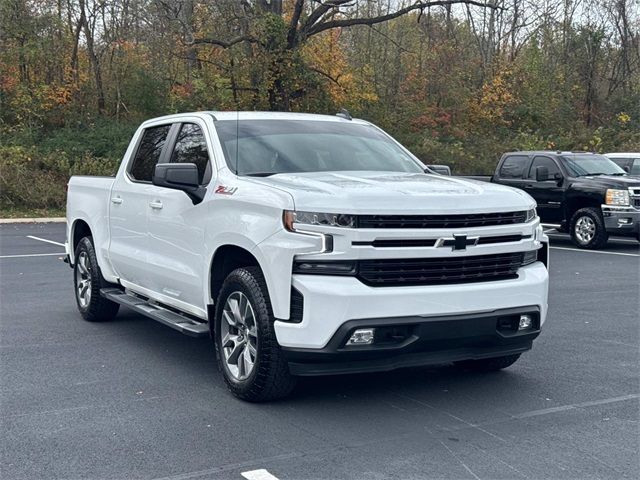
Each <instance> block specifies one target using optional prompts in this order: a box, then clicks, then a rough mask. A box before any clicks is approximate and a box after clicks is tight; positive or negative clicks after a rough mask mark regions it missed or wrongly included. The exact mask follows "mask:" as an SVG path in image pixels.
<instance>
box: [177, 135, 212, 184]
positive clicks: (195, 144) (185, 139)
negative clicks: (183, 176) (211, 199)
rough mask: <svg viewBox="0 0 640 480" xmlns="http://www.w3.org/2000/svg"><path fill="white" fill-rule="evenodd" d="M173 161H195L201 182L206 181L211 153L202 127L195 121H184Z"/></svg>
mask: <svg viewBox="0 0 640 480" xmlns="http://www.w3.org/2000/svg"><path fill="white" fill-rule="evenodd" d="M171 163H195V164H196V166H197V167H198V178H199V181H200V184H202V183H204V178H205V173H206V171H207V166H208V165H209V153H208V152H207V142H206V141H205V139H204V134H203V133H202V129H201V128H200V127H199V126H198V125H196V124H195V123H184V124H183V125H182V127H181V128H180V133H179V134H178V138H177V139H176V146H175V148H174V149H173V154H172V155H171Z"/></svg>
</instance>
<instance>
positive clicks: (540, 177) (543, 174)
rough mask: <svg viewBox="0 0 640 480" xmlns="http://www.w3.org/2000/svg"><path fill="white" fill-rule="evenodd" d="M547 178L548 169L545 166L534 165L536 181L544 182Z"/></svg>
mask: <svg viewBox="0 0 640 480" xmlns="http://www.w3.org/2000/svg"><path fill="white" fill-rule="evenodd" d="M547 180H549V169H548V168H547V167H536V182H546V181H547Z"/></svg>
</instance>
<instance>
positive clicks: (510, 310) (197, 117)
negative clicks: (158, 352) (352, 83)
mask: <svg viewBox="0 0 640 480" xmlns="http://www.w3.org/2000/svg"><path fill="white" fill-rule="evenodd" d="M67 218H68V230H67V243H66V249H67V255H68V262H69V263H70V265H71V266H72V267H73V269H74V286H75V293H76V300H77V304H78V308H79V310H80V313H81V315H82V316H83V317H84V318H85V319H86V320H88V321H100V320H108V319H110V318H112V317H113V316H114V315H116V313H117V311H118V307H119V306H120V305H126V306H127V307H129V308H132V309H133V310H135V311H137V312H139V313H141V314H143V315H147V316H148V317H150V318H153V319H155V320H157V321H159V322H162V323H164V324H166V325H168V326H170V327H173V328H175V329H177V330H179V331H181V332H183V333H186V334H189V335H194V336H201V335H210V336H211V338H212V339H213V341H214V343H215V349H216V352H217V360H218V365H219V368H220V370H221V372H222V374H223V377H224V380H225V382H226V384H227V386H228V388H229V389H230V390H231V392H232V393H233V394H234V395H236V396H238V397H239V398H242V399H245V400H250V401H262V400H269V399H273V398H278V397H282V396H284V395H287V394H288V393H289V392H290V391H291V389H292V388H293V385H294V382H295V377H296V376H300V375H325V374H340V373H354V372H370V371H381V370H391V369H395V368H399V367H409V366H420V365H427V364H433V363H442V362H456V363H457V364H458V365H460V366H462V367H464V368H468V369H474V370H497V369H501V368H505V367H508V366H509V365H511V364H513V363H514V362H515V361H516V360H517V359H518V357H519V356H520V354H521V353H522V352H525V351H527V350H529V349H530V348H531V346H532V341H533V340H534V339H535V338H536V337H537V336H538V334H539V333H540V329H541V327H542V324H543V323H544V321H545V317H546V314H547V289H548V273H547V263H548V238H547V237H546V236H545V235H544V232H543V230H542V227H541V226H540V222H539V218H538V216H537V215H536V210H535V202H534V200H533V199H532V198H531V197H530V196H529V195H528V194H526V193H524V192H521V191H519V190H516V189H512V188H508V187H504V186H501V185H492V184H489V183H481V182H471V181H464V180H460V179H456V178H451V177H447V176H442V175H438V174H432V173H431V172H430V171H429V170H428V169H427V173H425V167H424V165H422V164H421V163H420V162H419V161H418V160H417V159H416V158H415V157H414V156H413V155H411V153H409V152H408V151H407V150H406V149H405V148H403V147H402V146H401V145H400V144H399V143H397V142H396V141H395V140H393V139H392V138H391V137H389V136H388V135H387V134H386V133H384V132H383V131H382V130H380V129H379V128H377V127H376V126H374V125H372V124H370V123H368V122H365V121H362V120H357V119H351V117H349V116H346V115H343V116H341V117H339V116H335V117H334V116H324V115H305V114H291V113H253V112H246V113H235V112H226V113H225V112H199V113H190V114H181V115H173V116H167V117H162V118H156V119H153V120H149V121H146V122H144V123H143V124H142V125H141V126H140V128H139V129H138V130H137V132H136V133H135V135H134V137H133V139H132V140H131V143H130V145H129V148H128V149H127V152H126V154H125V156H124V158H123V160H122V165H121V166H120V169H119V171H118V173H117V175H116V177H115V178H107V177H103V178H101V177H72V178H71V180H70V182H69V190H68V200H67Z"/></svg>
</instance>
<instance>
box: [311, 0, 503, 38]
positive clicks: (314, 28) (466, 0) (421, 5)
mask: <svg viewBox="0 0 640 480" xmlns="http://www.w3.org/2000/svg"><path fill="white" fill-rule="evenodd" d="M337 1H339V2H343V1H344V3H346V0H337ZM455 4H465V5H475V6H478V7H485V8H491V9H494V10H496V9H501V7H498V6H496V5H495V4H494V3H493V2H482V1H476V0H436V1H429V2H421V1H419V2H416V3H413V4H411V5H408V6H406V7H404V8H401V9H399V10H396V11H395V12H390V13H388V14H386V15H380V16H377V17H369V18H344V19H339V20H329V21H326V22H321V23H316V24H315V25H313V24H309V22H307V25H308V26H307V28H305V29H303V30H302V31H301V34H302V35H303V36H307V37H310V36H312V35H316V34H318V33H320V32H324V31H325V30H331V29H332V28H341V27H352V26H354V25H375V24H376V23H383V22H387V21H389V20H393V19H394V18H398V17H401V16H403V15H406V14H407V13H410V12H413V11H415V10H424V9H426V8H429V7H437V6H444V5H455ZM325 6H326V5H325ZM334 7H335V6H332V7H331V8H334ZM318 8H319V9H320V8H322V7H318ZM327 10H328V9H327Z"/></svg>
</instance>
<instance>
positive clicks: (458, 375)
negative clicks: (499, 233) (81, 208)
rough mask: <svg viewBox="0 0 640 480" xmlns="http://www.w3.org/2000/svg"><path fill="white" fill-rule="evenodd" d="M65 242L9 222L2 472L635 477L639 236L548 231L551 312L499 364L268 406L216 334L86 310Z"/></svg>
mask: <svg viewBox="0 0 640 480" xmlns="http://www.w3.org/2000/svg"><path fill="white" fill-rule="evenodd" d="M550 233H551V232H550ZM33 237H36V238H33ZM43 240H49V241H50V242H54V243H49V242H46V241H43ZM55 242H57V243H62V242H64V225H63V224H35V225H34V224H31V225H0V304H1V306H0V422H1V423H0V452H1V453H0V478H2V479H3V480H13V479H29V480H34V479H53V478H64V479H79V478H86V479H131V478H144V479H170V480H179V479H180V480H186V479H227V478H228V479H242V478H243V477H244V478H248V479H250V480H259V479H263V480H264V479H271V480H273V478H277V479H280V480H285V479H372V480H377V479H424V478H438V479H503V478H504V479H520V478H525V479H589V478H594V479H595V478H614V479H619V478H640V460H639V458H640V442H639V438H640V437H639V432H640V428H639V427H640V425H639V418H640V358H639V357H640V348H639V347H640V314H639V311H640V250H639V248H638V243H635V242H633V241H632V240H615V241H613V242H612V243H611V244H610V245H609V247H608V248H607V249H606V250H604V251H600V252H585V251H577V250H576V249H574V247H573V246H572V244H571V243H570V242H569V241H568V240H567V238H566V236H563V235H555V234H553V236H552V245H553V249H552V250H551V291H550V310H549V316H548V320H547V323H546V324H545V326H544V330H543V333H542V335H541V336H540V337H539V338H538V339H537V340H536V342H534V348H533V350H532V351H531V352H528V353H526V354H524V355H523V356H522V358H521V359H520V361H519V362H518V363H516V364H515V365H514V366H513V367H511V368H509V369H507V370H505V371H502V372H497V373H491V374H473V373H465V372H460V371H458V370H456V369H454V368H453V367H452V366H447V365H445V366H442V367H438V368H423V369H410V370H402V371H396V372H390V373H384V374H369V375H358V376H341V377H326V378H315V379H305V380H304V381H302V382H301V384H300V385H299V386H298V388H297V389H296V391H295V392H294V394H293V395H292V396H291V397H290V398H288V399H286V400H283V401H279V402H274V403H268V404H258V405H256V404H248V403H244V402H241V401H239V400H237V399H235V398H234V397H232V396H231V395H230V394H229V393H227V391H226V389H225V387H224V384H223V381H222V378H221V375H220V374H219V373H218V371H217V369H216V366H215V359H214V354H213V348H212V345H211V344H210V342H209V341H208V340H206V339H193V338H190V337H186V336H183V335H181V334H180V333H178V332H176V331H174V330H171V329H169V328H167V327H165V326H163V325H161V324H158V323H156V322H154V321H153V320H149V319H146V318H144V317H142V316H139V315H137V314H134V313H133V312H131V311H128V310H126V309H122V310H121V313H120V314H119V315H118V317H117V318H116V319H115V320H114V321H112V322H108V323H88V322H84V321H83V320H82V319H81V318H80V315H79V314H78V312H77V310H76V306H75V301H74V297H73V287H72V271H71V270H70V269H69V267H68V266H67V265H66V264H64V263H63V262H62V261H61V258H62V255H61V254H62V252H63V251H64V249H63V248H62V247H61V246H59V245H57V244H56V243H55Z"/></svg>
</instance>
